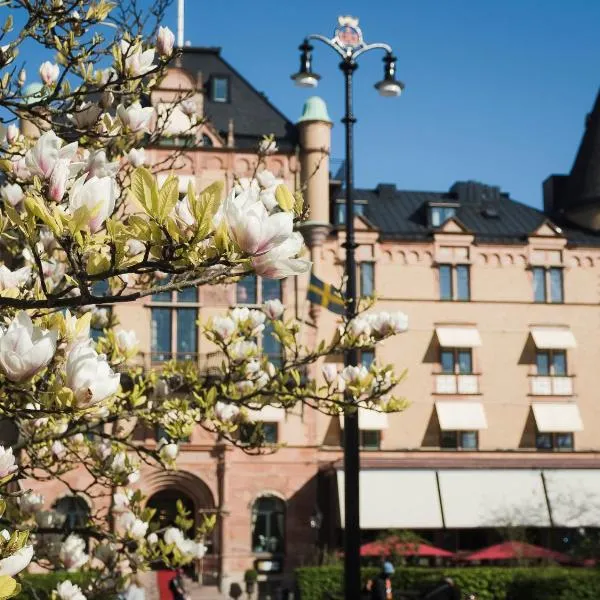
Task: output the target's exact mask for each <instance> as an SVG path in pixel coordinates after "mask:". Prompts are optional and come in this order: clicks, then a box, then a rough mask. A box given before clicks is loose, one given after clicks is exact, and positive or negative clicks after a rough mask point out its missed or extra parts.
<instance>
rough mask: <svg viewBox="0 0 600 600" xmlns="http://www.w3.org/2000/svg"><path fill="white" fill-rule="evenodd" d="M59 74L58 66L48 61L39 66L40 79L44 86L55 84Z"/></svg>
mask: <svg viewBox="0 0 600 600" xmlns="http://www.w3.org/2000/svg"><path fill="white" fill-rule="evenodd" d="M59 73H60V68H59V66H58V65H56V64H53V63H51V62H50V61H49V60H46V61H44V62H43V63H42V64H41V65H40V77H41V78H42V81H43V82H44V84H45V85H52V84H54V83H56V80H57V79H58V75H59Z"/></svg>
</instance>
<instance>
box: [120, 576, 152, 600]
mask: <svg viewBox="0 0 600 600" xmlns="http://www.w3.org/2000/svg"><path fill="white" fill-rule="evenodd" d="M123 600H146V592H145V591H144V588H143V587H142V584H141V582H140V578H139V577H138V575H137V573H134V574H133V575H132V576H131V578H130V579H129V586H128V587H127V589H126V590H125V593H124V594H123Z"/></svg>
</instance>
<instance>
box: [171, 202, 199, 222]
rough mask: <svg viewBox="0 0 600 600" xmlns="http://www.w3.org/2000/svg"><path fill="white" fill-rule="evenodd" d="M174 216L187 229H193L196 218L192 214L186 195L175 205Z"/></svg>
mask: <svg viewBox="0 0 600 600" xmlns="http://www.w3.org/2000/svg"><path fill="white" fill-rule="evenodd" d="M175 214H176V215H177V217H179V219H180V220H181V221H182V222H183V223H184V224H185V225H187V226H188V227H193V226H194V225H195V224H196V217H194V214H193V213H192V208H191V206H190V200H189V198H188V197H187V195H186V196H184V197H183V198H182V199H181V200H179V201H178V202H177V204H175Z"/></svg>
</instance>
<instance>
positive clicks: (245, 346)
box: [229, 340, 258, 362]
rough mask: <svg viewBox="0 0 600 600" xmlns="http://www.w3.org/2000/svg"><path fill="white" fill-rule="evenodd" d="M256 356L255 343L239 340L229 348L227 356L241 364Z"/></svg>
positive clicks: (256, 348) (256, 347)
mask: <svg viewBox="0 0 600 600" xmlns="http://www.w3.org/2000/svg"><path fill="white" fill-rule="evenodd" d="M257 354H258V346H257V345H256V343H255V342H250V341H248V340H239V341H237V342H234V343H233V344H231V346H229V356H230V357H231V359H232V360H233V361H235V362H241V361H243V360H247V359H248V358H252V357H253V356H256V355H257Z"/></svg>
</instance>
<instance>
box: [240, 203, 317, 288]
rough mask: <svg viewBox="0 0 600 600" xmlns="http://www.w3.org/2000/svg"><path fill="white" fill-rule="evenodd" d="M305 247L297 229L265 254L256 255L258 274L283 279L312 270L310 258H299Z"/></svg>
mask: <svg viewBox="0 0 600 600" xmlns="http://www.w3.org/2000/svg"><path fill="white" fill-rule="evenodd" d="M280 214H281V213H280ZM303 247H304V242H303V240H302V235H301V234H300V233H298V232H297V231H295V232H294V233H292V235H290V236H289V237H288V238H286V239H285V240H284V241H283V242H282V243H280V244H279V245H278V246H275V247H274V248H272V249H271V250H269V251H268V252H266V253H265V254H263V255H261V256H254V257H253V258H252V266H253V267H254V270H255V271H256V274H257V275H261V276H262V277H267V278H269V279H283V278H284V277H290V276H292V275H299V274H300V273H306V272H307V271H309V270H310V268H311V265H312V263H311V262H310V261H309V260H305V259H303V258H298V255H299V254H300V252H301V250H302V248H303Z"/></svg>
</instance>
